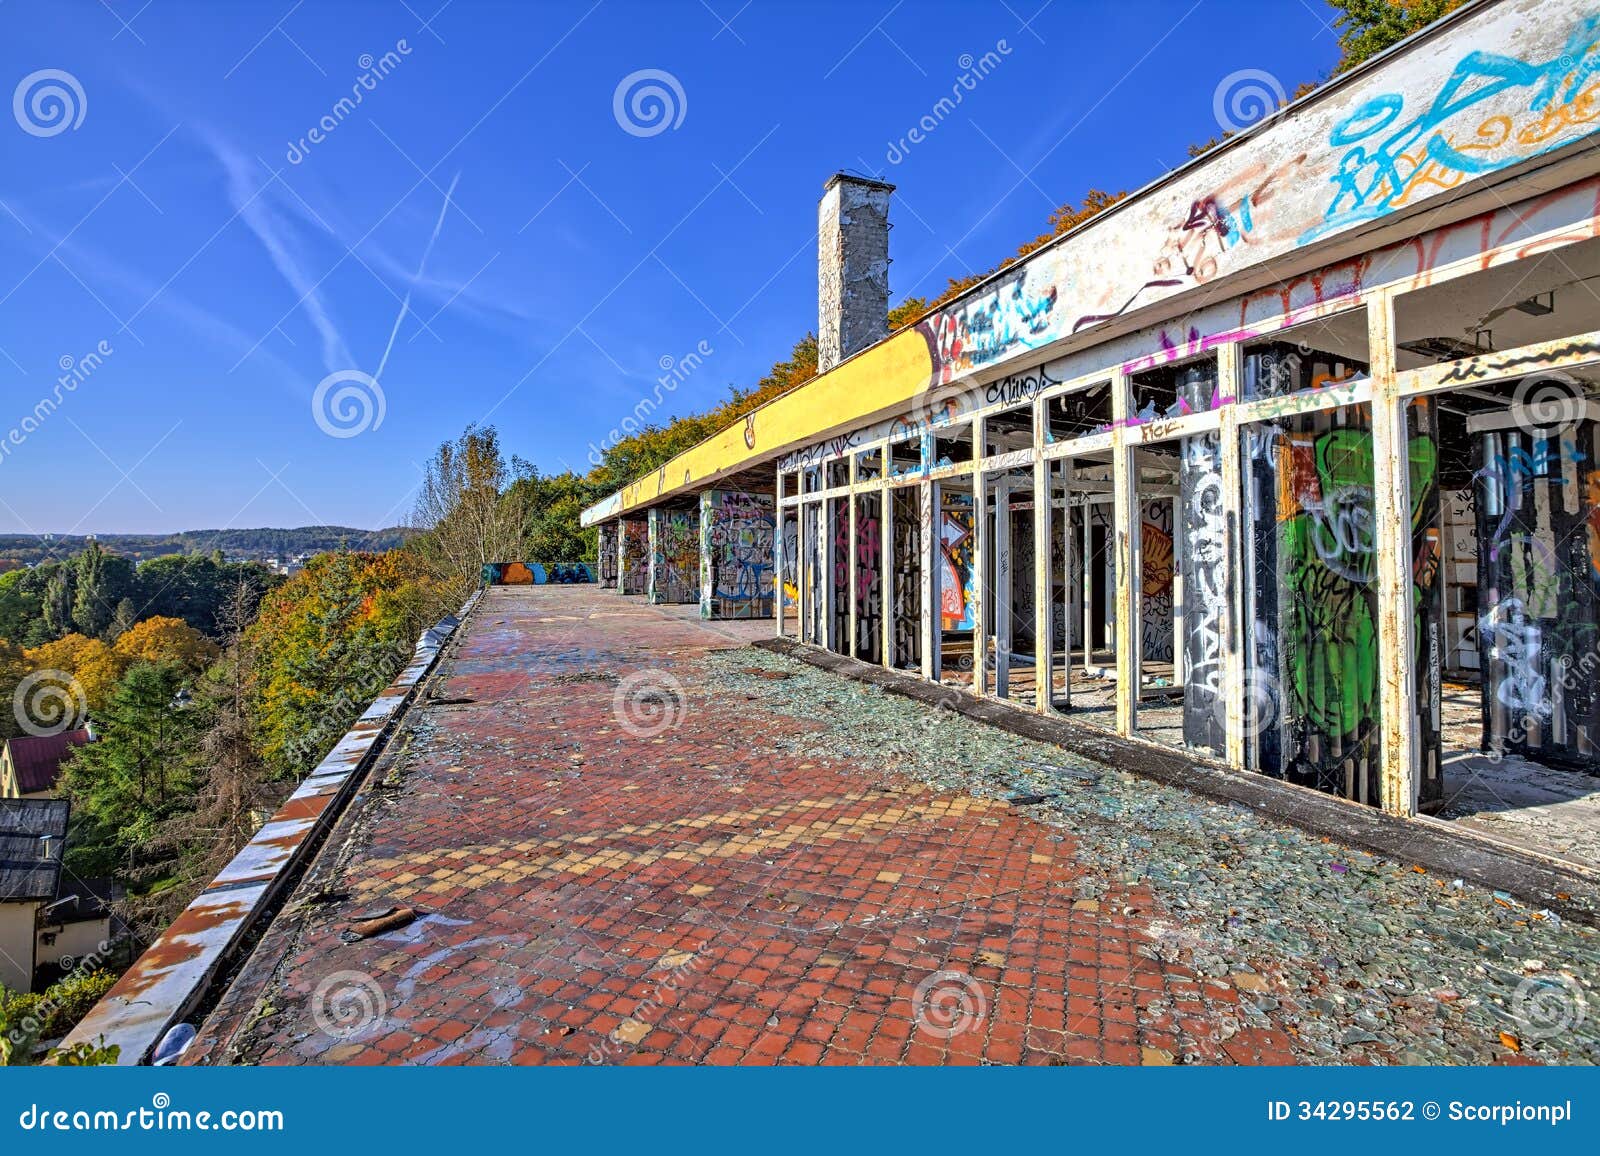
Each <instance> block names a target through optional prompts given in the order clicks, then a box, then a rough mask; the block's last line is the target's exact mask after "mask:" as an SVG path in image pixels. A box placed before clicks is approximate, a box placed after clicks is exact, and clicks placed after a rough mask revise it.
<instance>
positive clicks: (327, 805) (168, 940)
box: [64, 592, 478, 1065]
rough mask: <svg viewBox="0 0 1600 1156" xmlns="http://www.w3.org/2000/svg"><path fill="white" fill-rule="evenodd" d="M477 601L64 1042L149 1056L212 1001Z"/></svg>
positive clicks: (423, 644)
mask: <svg viewBox="0 0 1600 1156" xmlns="http://www.w3.org/2000/svg"><path fill="white" fill-rule="evenodd" d="M477 600H478V592H474V593H473V594H472V596H471V597H469V598H468V599H467V601H466V603H465V604H464V605H463V606H462V608H461V610H460V612H459V614H458V615H457V616H453V617H448V618H445V619H444V620H442V621H441V622H440V623H439V624H438V625H436V626H433V627H431V628H429V629H428V630H427V631H426V632H424V633H423V635H422V638H421V639H420V640H419V641H418V642H417V646H416V649H415V651H414V652H413V654H412V658H411V662H410V664H409V665H407V667H406V668H405V670H403V671H401V673H400V674H399V675H398V676H396V678H395V680H394V682H392V683H391V684H390V685H389V686H388V687H387V688H386V689H385V690H384V691H383V693H382V694H380V695H379V696H378V697H377V698H376V699H374V700H373V702H372V705H370V706H369V707H368V708H367V709H366V711H365V712H364V713H363V714H362V715H361V717H360V718H359V719H357V720H356V722H355V724H354V725H353V726H352V727H351V729H350V731H349V732H348V733H347V734H346V735H345V736H344V737H343V738H342V739H340V740H339V742H338V743H336V744H335V745H334V747H333V749H332V750H331V751H329V752H328V754H327V755H326V756H325V757H324V758H323V760H322V762H321V763H319V764H318V765H317V767H316V769H314V770H313V771H312V772H311V773H310V774H309V775H307V776H306V777H305V778H304V779H303V780H302V781H301V783H300V786H299V788H298V789H297V790H296V791H295V792H294V793H293V794H292V795H290V796H289V798H288V799H287V800H286V801H285V802H284V804H283V806H282V807H281V808H279V810H278V813H277V814H275V815H274V816H273V817H272V818H271V819H270V820H268V822H267V823H265V824H264V825H263V826H262V827H261V829H260V830H259V831H257V832H256V834H255V837H254V838H252V839H251V840H250V842H249V843H247V844H246V845H245V846H244V847H243V848H242V849H241V850H240V851H239V853H238V854H237V855H236V856H234V858H233V861H232V862H230V863H229V864H228V865H227V866H226V867H224V868H223V869H222V873H221V874H219V875H218V876H217V877H216V878H215V879H213V880H212V881H211V883H210V884H208V885H207V887H206V888H205V890H204V891H202V892H201V893H200V894H199V896H197V897H196V898H195V900H194V902H193V903H191V904H189V906H188V907H186V908H185V909H184V910H183V911H182V913H180V914H179V916H178V918H177V919H176V920H174V921H173V923H172V925H171V926H170V927H168V928H167V929H166V931H164V932H162V933H161V935H160V936H158V937H157V938H156V941H155V942H154V943H152V944H151V945H150V946H149V947H148V948H147V949H146V950H145V953H144V954H143V955H141V956H140V957H139V958H138V959H137V960H135V961H134V964H133V966H132V967H130V968H129V969H128V970H127V971H126V972H125V973H123V976H122V978H121V979H119V980H118V981H117V983H116V985H115V986H113V987H112V989H111V990H110V991H108V992H107V993H106V994H105V995H104V996H103V997H102V998H101V1000H100V1002H99V1003H97V1004H95V1006H94V1007H93V1008H91V1009H90V1011H89V1014H88V1015H87V1016H85V1017H84V1018H83V1020H82V1021H81V1022H80V1023H79V1024H78V1026H77V1027H75V1028H73V1029H72V1031H71V1033H69V1034H68V1036H67V1037H66V1040H65V1041H64V1043H65V1044H66V1045H67V1046H69V1047H70V1046H72V1045H74V1044H77V1043H97V1042H100V1041H102V1040H103V1041H104V1043H105V1044H107V1045H110V1044H115V1045H117V1046H118V1047H119V1048H121V1049H122V1050H121V1053H120V1055H119V1057H118V1063H119V1064H122V1065H130V1064H143V1063H148V1062H149V1060H150V1056H151V1053H152V1052H153V1051H154V1050H155V1048H156V1045H157V1044H159V1043H160V1042H161V1038H162V1036H164V1035H165V1034H166V1033H167V1031H168V1030H169V1029H170V1028H172V1027H173V1026H174V1025H175V1024H178V1023H181V1022H182V1021H183V1019H184V1017H185V1016H188V1015H190V1014H191V1013H192V1012H193V1011H194V1010H195V1009H196V1008H198V1007H200V1006H201V1005H202V1004H203V1003H204V1002H205V1001H206V998H207V996H208V995H209V994H210V993H211V991H212V989H213V987H214V985H215V984H216V982H217V980H218V977H219V976H221V975H222V974H224V972H225V971H226V969H227V967H228V966H229V964H230V962H231V961H232V960H233V959H234V958H235V956H236V954H237V952H238V949H239V947H240V946H241V945H242V944H243V943H245V942H246V941H247V940H248V939H249V938H250V936H251V935H252V933H253V932H255V931H256V930H258V929H259V927H260V926H261V925H262V923H263V921H265V920H267V919H269V918H270V917H271V914H272V912H273V911H274V909H275V906H276V902H277V900H278V899H279V898H280V897H281V896H282V895H284V894H285V893H286V890H287V888H288V887H289V886H290V885H291V884H292V883H293V882H294V881H295V880H296V879H298V878H299V877H300V875H301V874H302V873H303V872H304V871H305V869H306V867H307V865H308V864H309V863H310V862H311V861H312V860H313V859H314V858H315V857H316V854H317V851H318V850H319V849H320V848H321V847H322V844H323V842H324V839H325V837H326V835H327V832H328V831H329V830H330V829H331V828H332V826H333V824H334V822H335V821H336V820H337V819H338V818H339V815H340V814H341V813H342V812H343V810H344V808H345V807H346V805H347V804H348V803H349V801H350V798H351V796H352V795H353V794H354V791H355V786H356V784H357V783H358V782H359V781H360V780H361V779H362V778H363V777H364V775H365V774H366V772H367V771H368V770H369V769H370V768H371V766H372V765H373V761H374V760H375V759H376V758H377V757H378V756H379V754H380V753H381V752H382V751H383V748H384V746H385V744H386V743H387V741H388V737H389V735H390V734H391V733H392V732H393V729H394V725H395V723H396V721H397V720H398V719H399V717H400V715H401V714H402V713H403V712H404V710H405V708H406V706H407V704H409V703H410V701H411V699H412V696H413V695H414V694H415V693H416V690H417V687H418V686H419V685H421V683H422V681H423V679H424V678H426V677H427V675H428V672H429V671H431V670H432V669H433V666H434V663H435V662H437V661H438V658H439V655H440V653H442V651H443V650H444V647H445V644H446V643H447V642H448V641H449V640H450V638H451V636H452V635H453V634H454V633H455V631H456V630H457V629H458V628H459V625H460V620H461V619H464V618H465V617H466V616H467V615H468V613H470V612H471V610H472V608H473V606H474V605H475V604H476V603H477Z"/></svg>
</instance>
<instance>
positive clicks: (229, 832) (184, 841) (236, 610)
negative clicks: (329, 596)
mask: <svg viewBox="0 0 1600 1156" xmlns="http://www.w3.org/2000/svg"><path fill="white" fill-rule="evenodd" d="M259 602H260V594H259V593H258V592H257V591H256V590H255V588H254V587H253V586H252V585H251V583H250V582H249V581H248V580H247V579H240V580H239V581H237V582H236V583H235V584H234V586H233V588H232V590H231V592H225V593H224V596H223V600H222V603H221V605H220V606H219V608H218V625H219V626H220V628H221V633H222V639H223V649H222V655H221V658H220V659H219V660H218V661H217V662H216V663H215V664H214V665H213V666H212V667H211V668H210V669H209V670H208V671H207V672H206V673H205V675H204V676H203V677H202V678H201V679H200V681H199V683H198V684H197V685H196V687H195V694H194V707H193V709H194V710H196V711H198V712H199V717H200V718H201V719H202V720H203V722H202V729H201V738H200V758H199V760H198V769H197V771H196V775H195V784H194V789H193V790H192V791H191V792H190V794H189V797H188V799H187V800H186V802H185V805H184V807H183V808H182V809H181V810H180V811H178V812H177V813H176V814H174V815H173V816H172V817H170V818H169V819H167V820H165V821H164V822H163V823H162V824H161V826H160V828H159V830H158V831H157V833H156V836H155V838H154V839H153V840H152V846H153V848H154V850H155V851H156V853H157V855H158V857H159V858H160V859H161V860H162V861H163V862H168V863H170V864H171V865H172V866H171V874H172V883H171V886H168V887H165V888H163V889H161V890H159V891H157V892H155V893H153V894H148V895H144V896H137V897H134V899H133V900H132V901H131V902H130V903H129V904H128V906H127V911H126V915H127V917H128V918H129V919H131V920H132V921H133V922H134V924H135V925H136V926H138V927H140V928H141V929H149V930H150V931H157V930H159V929H160V928H163V927H165V926H166V925H167V924H168V923H169V922H171V920H172V919H173V918H175V917H176V916H177V914H178V912H180V911H181V910H183V908H184V907H186V906H188V904H189V903H190V901H192V900H193V899H194V897H195V896H196V895H198V894H199V892H200V890H201V889H202V888H203V887H205V885H206V884H207V883H209V882H210V881H211V880H212V879H213V878H215V877H216V875H217V873H218V872H220V871H221V870H222V868H223V867H224V866H226V865H227V863H228V862H229V860H231V859H232V858H233V857H234V855H236V854H238V852H239V850H240V848H242V847H243V846H244V845H245V844H246V843H247V842H249V841H250V838H251V837H252V836H253V835H254V834H255V832H256V830H257V829H258V828H259V826H260V816H261V815H262V814H263V813H271V812H272V811H274V810H276V808H277V807H278V805H279V804H280V803H281V802H282V801H283V798H284V796H285V795H287V794H288V792H289V791H290V790H291V789H292V783H290V782H288V781H284V780H281V779H280V780H276V781H275V780H274V776H273V774H272V770H271V768H270V767H268V766H267V764H266V762H265V761H264V760H263V759H262V758H261V756H260V755H259V754H257V752H256V748H255V742H254V739H255V734H256V730H257V719H256V715H255V711H254V706H253V704H254V701H255V695H254V691H253V687H254V671H255V668H256V660H257V657H258V654H257V651H256V644H255V643H254V642H253V641H252V639H251V636H250V633H249V628H250V625H251V623H252V621H253V619H254V617H255V613H256V607H257V605H258V604H259Z"/></svg>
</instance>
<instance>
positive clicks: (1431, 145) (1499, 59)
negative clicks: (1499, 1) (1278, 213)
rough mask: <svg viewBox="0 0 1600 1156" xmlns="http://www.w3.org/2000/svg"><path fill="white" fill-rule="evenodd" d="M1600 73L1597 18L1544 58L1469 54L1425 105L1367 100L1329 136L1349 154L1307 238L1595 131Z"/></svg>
mask: <svg viewBox="0 0 1600 1156" xmlns="http://www.w3.org/2000/svg"><path fill="white" fill-rule="evenodd" d="M1597 72H1600V15H1593V16H1589V17H1587V18H1585V19H1583V20H1582V21H1580V22H1579V24H1578V26H1577V27H1576V28H1575V29H1574V30H1573V31H1572V33H1571V35H1570V37H1569V38H1568V40H1567V42H1566V45H1565V46H1564V47H1563V48H1562V49H1561V50H1560V51H1559V52H1556V53H1554V54H1552V55H1551V56H1549V57H1548V58H1547V59H1544V60H1541V61H1537V62H1534V61H1525V60H1519V59H1518V58H1516V57H1514V56H1505V55H1502V54H1500V53H1497V52H1483V51H1474V52H1469V53H1467V54H1466V55H1465V56H1463V57H1462V58H1461V59H1460V61H1459V62H1458V63H1457V64H1456V66H1455V69H1454V70H1453V71H1452V72H1451V73H1450V75H1449V77H1448V78H1447V79H1446V80H1445V82H1444V84H1443V85H1442V86H1441V87H1440V88H1439V90H1438V91H1437V92H1436V93H1435V94H1434V96H1433V99H1432V100H1431V101H1429V102H1427V103H1426V104H1424V105H1421V106H1420V107H1419V106H1418V102H1417V101H1416V100H1413V101H1412V102H1411V103H1412V107H1411V108H1410V109H1408V108H1407V107H1406V105H1407V100H1406V96H1405V94H1403V93H1399V92H1387V93H1382V94H1380V95H1378V96H1374V97H1372V98H1371V99H1369V100H1366V101H1363V102H1362V103H1361V104H1360V105H1358V106H1357V107H1356V108H1355V109H1354V110H1353V111H1352V112H1350V113H1349V114H1348V115H1347V116H1345V117H1343V118H1342V119H1340V120H1339V121H1338V123H1336V124H1335V125H1334V127H1333V131H1332V132H1331V133H1329V135H1328V144H1329V146H1330V147H1331V148H1332V149H1334V150H1335V151H1338V150H1343V151H1342V152H1339V155H1338V159H1337V160H1336V161H1335V162H1334V173H1333V175H1332V176H1331V177H1330V178H1329V180H1330V181H1331V182H1332V184H1333V186H1334V195H1333V198H1332V200H1331V201H1330V202H1329V204H1328V208H1327V212H1326V214H1325V219H1324V220H1323V222H1322V223H1321V224H1319V225H1316V226H1314V227H1312V228H1311V229H1308V230H1307V231H1306V232H1305V233H1304V234H1302V236H1301V241H1302V242H1306V241H1313V240H1315V239H1317V238H1318V237H1321V236H1323V235H1325V234H1326V233H1329V232H1332V231H1334V230H1336V229H1340V228H1343V227H1345V226H1347V225H1350V224H1354V223H1356V222H1358V221H1366V220H1371V219H1372V218H1374V217H1381V216H1383V215H1384V214H1386V213H1389V212H1392V211H1393V210H1395V209H1398V208H1402V207H1404V206H1405V205H1407V204H1409V203H1411V202H1412V201H1414V200H1415V199H1416V198H1417V197H1418V195H1419V194H1420V193H1421V192H1423V191H1425V190H1428V189H1432V190H1436V191H1437V190H1448V189H1453V188H1455V187H1456V186H1457V185H1459V184H1461V182H1462V181H1464V180H1467V179H1468V178H1470V177H1476V176H1481V175H1483V174H1485V173H1492V172H1496V171H1497V170H1500V169H1504V168H1509V167H1510V166H1512V165H1515V164H1520V163H1522V162H1523V161H1526V160H1531V159H1533V158H1534V157H1537V156H1540V155H1542V154H1543V153H1546V152H1548V151H1550V150H1552V149H1555V148H1559V147H1561V146H1562V145H1564V144H1567V143H1569V142H1570V141H1571V140H1573V139H1574V137H1575V136H1579V135H1584V134H1586V133H1589V132H1592V131H1594V128H1595V126H1596V123H1597V122H1600V83H1597V82H1596V73H1597ZM1508 96H1509V97H1511V98H1513V101H1514V103H1508V101H1507V99H1506V98H1507V97H1508ZM1508 109H1509V111H1507V110H1508Z"/></svg>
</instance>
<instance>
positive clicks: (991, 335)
mask: <svg viewBox="0 0 1600 1156" xmlns="http://www.w3.org/2000/svg"><path fill="white" fill-rule="evenodd" d="M1056 298H1057V290H1056V287H1055V286H1054V285H1046V286H1045V287H1044V288H1043V289H1042V290H1034V289H1030V288H1029V286H1028V278H1027V276H1026V275H1025V272H1024V270H1023V269H1021V268H1019V269H1018V270H1017V271H1016V272H1015V273H1013V274H1010V275H1009V276H1006V277H1003V278H1001V279H1000V280H999V281H998V282H996V284H995V285H994V286H993V287H992V288H991V289H989V290H988V291H987V292H985V293H983V294H981V295H980V296H978V297H975V298H973V299H972V300H970V301H967V302H964V303H962V304H960V305H957V306H953V307H951V308H949V309H942V310H940V311H939V312H937V313H934V314H931V315H930V316H928V317H926V318H924V319H923V320H921V321H919V322H918V323H917V331H918V332H919V333H921V334H922V336H923V338H924V340H926V341H927V343H928V355H929V357H930V358H931V359H932V361H933V365H934V367H935V375H936V377H937V378H938V380H940V381H942V382H948V381H950V380H952V379H953V378H954V377H956V376H958V375H959V374H962V373H966V372H969V371H971V370H974V369H981V368H982V367H983V366H985V365H990V364H993V363H994V362H996V361H999V360H1000V359H1001V358H1002V357H1005V356H1007V355H1008V354H1010V353H1012V352H1014V351H1015V350H1017V349H1026V348H1030V347H1032V346H1033V345H1036V344H1039V339H1040V337H1041V336H1042V335H1043V334H1044V333H1046V332H1047V331H1048V329H1049V328H1050V318H1051V314H1052V312H1053V311H1054V310H1055V307H1056Z"/></svg>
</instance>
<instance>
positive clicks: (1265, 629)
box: [1250, 413, 1438, 803]
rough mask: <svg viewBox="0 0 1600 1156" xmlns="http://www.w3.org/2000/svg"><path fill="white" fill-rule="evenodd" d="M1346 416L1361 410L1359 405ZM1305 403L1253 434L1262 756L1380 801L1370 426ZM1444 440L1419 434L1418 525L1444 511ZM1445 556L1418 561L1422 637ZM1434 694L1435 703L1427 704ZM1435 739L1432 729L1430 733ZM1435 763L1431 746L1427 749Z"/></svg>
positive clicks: (1415, 445) (1317, 784) (1430, 623)
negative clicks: (1440, 461) (1286, 422)
mask: <svg viewBox="0 0 1600 1156" xmlns="http://www.w3.org/2000/svg"><path fill="white" fill-rule="evenodd" d="M1347 416H1349V417H1354V418H1357V419H1361V418H1363V415H1362V414H1360V413H1350V414H1348V415H1347ZM1331 421H1332V415H1329V414H1318V415H1311V416H1307V417H1305V418H1303V419H1301V420H1300V422H1299V423H1297V427H1296V429H1294V430H1291V429H1285V428H1284V427H1280V426H1269V427H1267V428H1265V429H1264V430H1258V431H1253V432H1252V433H1251V435H1250V443H1251V446H1250V448H1251V470H1252V474H1253V480H1254V484H1253V487H1252V492H1253V493H1254V494H1255V495H1256V499H1257V500H1256V503H1255V505H1256V508H1255V511H1254V518H1255V539H1256V541H1255V556H1256V614H1257V619H1256V623H1255V643H1256V652H1255V671H1254V672H1253V675H1252V678H1253V683H1254V690H1255V693H1257V694H1260V695H1262V696H1263V697H1266V698H1270V700H1271V702H1270V704H1263V703H1259V702H1258V703H1256V704H1255V705H1254V707H1253V709H1255V710H1256V711H1257V712H1258V717H1257V719H1256V720H1255V721H1254V723H1253V725H1252V727H1251V729H1252V730H1253V731H1255V732H1257V733H1256V735H1255V736H1254V737H1256V738H1257V739H1258V741H1259V744H1260V755H1259V760H1258V761H1259V767H1258V769H1260V770H1263V771H1265V772H1266V773H1268V774H1274V775H1278V776H1280V777H1283V778H1287V779H1289V780H1290V781H1292V782H1298V783H1301V784H1302V785H1305V786H1310V787H1314V788H1316V789H1318V790H1321V791H1327V792H1330V793H1333V794H1337V795H1343V796H1345V797H1347V798H1355V799H1359V800H1360V801H1362V802H1367V803H1377V802H1378V801H1379V799H1378V791H1379V776H1378V773H1377V770H1378V762H1377V759H1378V754H1377V742H1378V728H1379V722H1380V715H1379V708H1378V684H1379V675H1378V607H1377V583H1376V581H1375V576H1376V552H1375V540H1374V536H1373V531H1374V525H1375V507H1374V494H1373V488H1372V484H1373V482H1372V480H1373V462H1372V435H1371V433H1370V432H1369V431H1368V430H1366V429H1364V428H1360V427H1359V426H1357V425H1345V426H1339V427H1335V428H1326V427H1327V426H1328V425H1329V424H1330V422H1331ZM1436 456H1437V451H1436V448H1435V441H1434V439H1433V438H1432V437H1431V436H1417V437H1413V438H1411V439H1410V449H1409V475H1410V493H1411V502H1412V509H1411V514H1412V525H1413V528H1414V529H1415V528H1418V527H1422V526H1425V525H1427V526H1431V525H1432V524H1433V523H1434V521H1436V519H1437V509H1438V501H1437V494H1438V491H1437V477H1436V474H1437V466H1436ZM1437 569H1438V567H1437V563H1436V560H1435V561H1434V562H1432V563H1430V562H1429V561H1428V560H1427V559H1426V558H1424V559H1422V560H1421V565H1420V566H1419V567H1418V569H1417V570H1416V572H1415V573H1414V585H1413V591H1414V604H1415V613H1416V616H1417V631H1416V636H1417V637H1418V638H1419V639H1430V638H1433V637H1434V635H1435V634H1436V623H1435V622H1434V618H1433V614H1434V604H1435V599H1434V598H1433V597H1431V594H1430V592H1431V589H1432V583H1433V581H1434V578H1435V576H1436V574H1437ZM1424 705H1426V703H1424ZM1433 742H1434V744H1435V745H1436V742H1437V739H1436V736H1435V738H1434V740H1433ZM1424 754H1425V762H1427V763H1428V764H1429V765H1435V764H1436V761H1437V756H1436V753H1432V752H1424Z"/></svg>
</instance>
